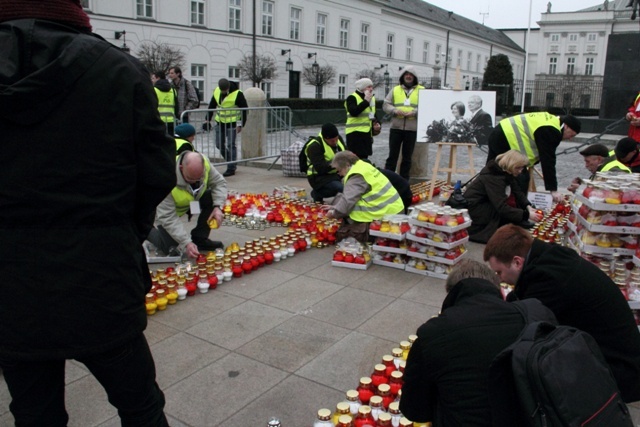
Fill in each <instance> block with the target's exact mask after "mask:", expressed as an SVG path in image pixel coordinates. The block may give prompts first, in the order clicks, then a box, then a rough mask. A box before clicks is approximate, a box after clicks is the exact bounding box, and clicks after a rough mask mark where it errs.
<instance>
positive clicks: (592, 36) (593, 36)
mask: <svg viewBox="0 0 640 427" xmlns="http://www.w3.org/2000/svg"><path fill="white" fill-rule="evenodd" d="M596 40H598V35H597V34H596V33H589V34H587V41H590V42H594V41H596Z"/></svg>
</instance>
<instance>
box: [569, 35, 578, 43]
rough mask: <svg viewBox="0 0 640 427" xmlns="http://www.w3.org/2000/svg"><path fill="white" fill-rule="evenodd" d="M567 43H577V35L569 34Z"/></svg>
mask: <svg viewBox="0 0 640 427" xmlns="http://www.w3.org/2000/svg"><path fill="white" fill-rule="evenodd" d="M569 41H570V42H577V41H578V35H577V34H569Z"/></svg>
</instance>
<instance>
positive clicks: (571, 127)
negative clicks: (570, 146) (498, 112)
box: [487, 112, 581, 202]
mask: <svg viewBox="0 0 640 427" xmlns="http://www.w3.org/2000/svg"><path fill="white" fill-rule="evenodd" d="M580 128H581V123H580V120H579V119H577V118H576V117H574V116H571V115H566V116H554V115H553V114H549V113H546V112H541V113H526V114H518V115H516V116H512V117H507V118H506V119H502V120H500V122H499V123H498V125H497V126H496V127H495V128H494V129H493V131H491V133H490V134H489V154H488V155H487V163H489V162H490V161H491V160H493V159H495V158H496V157H497V156H498V155H499V154H502V153H506V152H507V151H509V150H517V151H519V152H521V153H522V154H524V155H525V156H527V158H528V159H529V167H532V166H534V165H535V164H537V163H538V162H540V165H541V167H542V175H543V177H544V186H545V188H546V189H547V191H550V192H551V195H552V197H553V200H554V201H555V202H559V201H561V200H562V199H563V196H562V194H560V193H559V192H558V179H557V177H556V149H557V148H558V146H559V145H560V142H562V141H566V140H570V139H571V138H573V137H574V136H576V135H577V134H579V133H580ZM529 179H530V176H529V171H528V170H527V169H525V170H524V171H523V172H522V173H521V174H520V175H519V176H518V178H517V180H518V183H519V184H520V188H522V191H523V192H524V193H525V195H526V194H527V193H528V191H529Z"/></svg>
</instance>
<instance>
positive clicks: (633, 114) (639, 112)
mask: <svg viewBox="0 0 640 427" xmlns="http://www.w3.org/2000/svg"><path fill="white" fill-rule="evenodd" d="M624 118H625V119H626V120H627V121H628V122H629V138H631V139H633V140H635V141H636V142H637V143H639V144H640V92H638V94H637V95H636V96H635V99H634V100H633V102H632V103H631V105H630V106H629V109H628V110H627V114H626V115H625V117H624Z"/></svg>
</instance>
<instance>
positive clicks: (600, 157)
mask: <svg viewBox="0 0 640 427" xmlns="http://www.w3.org/2000/svg"><path fill="white" fill-rule="evenodd" d="M580 154H581V155H582V157H583V158H584V167H585V168H587V170H588V171H589V172H590V173H591V176H590V177H589V179H594V178H595V176H596V172H601V171H602V172H609V171H611V172H623V173H629V172H631V170H630V169H629V168H628V167H626V166H625V165H623V164H622V163H620V162H619V161H618V160H617V159H616V157H615V155H614V154H613V150H611V151H609V149H608V148H607V146H606V145H603V144H593V145H589V146H587V148H585V149H584V150H582V151H581V152H580ZM581 184H582V178H580V177H576V178H573V181H571V185H570V186H569V187H567V190H569V191H571V192H572V193H575V192H576V190H577V189H578V187H579V186H580V185H581Z"/></svg>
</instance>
